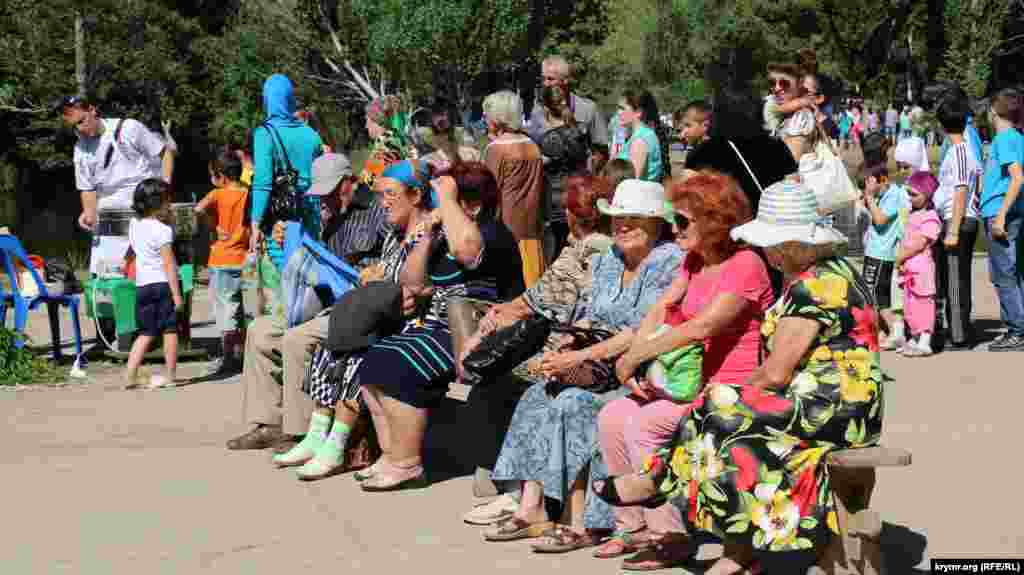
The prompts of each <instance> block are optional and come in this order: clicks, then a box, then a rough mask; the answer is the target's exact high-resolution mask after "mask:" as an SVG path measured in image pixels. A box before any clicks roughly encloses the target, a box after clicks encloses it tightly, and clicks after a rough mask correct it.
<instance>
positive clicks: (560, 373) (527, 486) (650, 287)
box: [484, 179, 682, 553]
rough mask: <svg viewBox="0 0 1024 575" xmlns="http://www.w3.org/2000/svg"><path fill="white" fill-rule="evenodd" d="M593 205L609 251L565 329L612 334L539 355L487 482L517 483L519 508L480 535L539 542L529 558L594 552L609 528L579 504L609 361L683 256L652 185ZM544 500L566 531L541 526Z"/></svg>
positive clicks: (593, 457) (595, 505) (594, 448)
mask: <svg viewBox="0 0 1024 575" xmlns="http://www.w3.org/2000/svg"><path fill="white" fill-rule="evenodd" d="M597 205H598V210H599V211H600V212H601V213H602V214H604V215H606V216H611V217H612V228H613V229H614V232H615V236H614V238H615V245H614V246H613V247H612V248H611V249H609V250H607V251H605V252H604V253H602V254H600V255H597V256H594V257H593V258H592V259H591V265H590V273H591V276H592V278H593V283H592V285H591V287H590V290H589V291H588V294H587V296H586V302H587V305H586V307H585V310H584V311H583V313H581V314H577V315H576V320H577V321H576V322H574V325H576V326H585V327H589V328H600V329H601V330H607V332H610V333H612V334H613V335H612V336H611V337H607V338H604V337H602V336H598V337H595V338H592V339H596V340H599V341H598V342H597V343H593V345H589V346H586V347H582V346H581V347H582V348H577V349H570V350H566V351H562V352H554V353H548V354H545V355H544V357H543V359H542V361H541V365H540V368H541V371H542V372H543V374H544V376H545V377H543V378H542V379H541V380H540V381H538V382H537V383H535V384H534V385H533V386H531V387H530V389H529V390H528V391H527V392H526V393H525V394H524V395H523V397H522V399H521V400H520V401H519V403H518V405H517V406H516V410H515V414H514V415H513V416H512V423H511V425H510V427H509V430H508V433H507V434H506V435H505V440H504V444H503V445H502V449H501V454H500V455H499V457H498V461H497V463H496V465H495V468H494V472H493V474H492V479H494V481H519V482H522V498H521V504H520V506H519V509H518V510H517V511H516V512H515V514H514V515H513V516H512V517H510V518H509V519H507V520H505V521H503V522H501V523H499V524H498V525H496V526H495V528H493V529H491V530H489V531H487V532H485V534H484V537H485V538H486V539H487V540H488V541H513V540H517V539H527V538H533V537H538V536H540V535H545V539H546V540H545V541H543V542H541V543H540V544H538V545H536V546H535V547H534V550H536V551H538V552H547V553H557V552H566V551H571V550H574V549H580V548H584V547H589V546H592V545H594V544H595V543H596V539H595V538H594V536H593V534H592V533H591V532H590V530H591V529H606V528H610V527H611V526H612V523H613V521H612V517H611V510H610V509H609V508H608V507H607V506H604V505H603V504H602V503H601V502H600V501H599V500H597V498H593V497H592V498H590V500H589V501H586V505H583V503H584V497H585V495H586V491H585V486H586V475H587V474H586V470H587V468H588V467H590V471H591V473H596V474H597V475H601V473H600V470H595V468H594V467H593V465H592V464H594V463H596V462H597V461H599V460H597V455H598V441H597V414H598V412H599V411H600V409H601V406H602V405H603V404H604V403H605V402H607V401H608V400H609V399H610V396H611V395H612V394H614V393H616V392H617V391H616V388H618V387H619V382H618V381H617V380H616V379H615V374H614V370H613V369H612V368H611V365H612V361H613V360H614V359H615V358H616V357H618V355H619V354H621V353H622V352H623V351H624V350H625V349H626V348H627V347H628V345H629V342H630V341H631V339H632V334H633V333H634V332H635V329H636V328H637V327H639V324H640V321H641V319H642V318H643V313H644V311H645V310H646V309H647V308H648V307H650V306H651V305H652V304H653V303H654V302H655V301H657V300H658V298H659V297H661V295H662V293H664V291H665V290H666V289H667V288H668V286H669V284H671V282H672V277H673V276H674V275H675V273H676V269H677V268H678V266H679V263H680V260H681V259H682V252H681V251H680V249H679V246H677V245H675V244H674V243H673V242H671V241H668V239H667V236H668V234H667V233H666V232H668V225H669V224H668V222H669V218H670V217H671V212H669V211H668V210H667V209H666V207H665V191H664V188H663V187H662V186H661V184H657V183H654V182H644V181H641V180H635V179H634V180H625V181H623V182H622V183H621V184H619V186H618V187H617V188H616V190H615V197H614V201H613V202H612V204H611V205H610V206H609V205H608V202H607V200H603V199H602V200H599V201H598V204H597ZM602 335H604V336H606V335H607V333H605V334H602ZM602 339H603V341H600V340H602ZM588 343H589V342H588ZM545 497H549V498H552V499H556V500H558V501H560V502H562V503H563V504H564V505H566V506H568V508H569V510H570V513H569V515H571V517H570V519H569V523H570V524H569V525H561V526H558V527H556V526H555V525H554V524H553V523H552V522H551V521H549V519H548V516H547V513H546V512H545V508H544V498H545Z"/></svg>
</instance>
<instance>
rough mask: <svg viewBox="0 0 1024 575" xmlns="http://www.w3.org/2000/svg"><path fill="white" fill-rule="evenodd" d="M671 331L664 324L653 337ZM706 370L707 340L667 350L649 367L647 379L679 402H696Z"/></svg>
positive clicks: (666, 396) (660, 390)
mask: <svg viewBox="0 0 1024 575" xmlns="http://www.w3.org/2000/svg"><path fill="white" fill-rule="evenodd" d="M665 331H667V326H662V329H659V330H658V331H657V332H655V334H654V335H652V336H651V339H653V338H655V337H658V336H659V335H661V334H662V333H664V332H665ZM703 373H704V343H703V342H701V343H691V344H688V345H684V346H683V347H680V348H677V349H674V350H672V351H670V352H667V353H663V354H661V355H659V356H658V358H657V359H655V360H654V361H652V362H651V364H650V366H649V367H648V368H647V381H648V382H649V383H650V384H651V385H653V386H654V387H655V388H657V389H658V391H659V392H660V394H661V395H662V396H664V397H665V398H667V399H670V400H672V401H677V402H689V401H693V400H694V398H696V397H697V393H698V392H699V391H700V386H701V381H702V378H703Z"/></svg>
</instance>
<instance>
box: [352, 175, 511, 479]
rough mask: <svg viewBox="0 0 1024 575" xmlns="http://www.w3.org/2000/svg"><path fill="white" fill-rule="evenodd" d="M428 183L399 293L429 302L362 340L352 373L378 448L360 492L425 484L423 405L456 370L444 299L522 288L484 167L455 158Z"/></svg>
mask: <svg viewBox="0 0 1024 575" xmlns="http://www.w3.org/2000/svg"><path fill="white" fill-rule="evenodd" d="M431 184H432V186H433V189H434V192H435V195H436V197H437V201H436V205H438V206H439V207H438V208H437V210H436V211H435V212H434V214H433V217H432V219H431V220H430V222H429V225H426V226H424V227H422V228H421V229H420V230H419V233H418V234H417V235H416V237H414V238H412V240H411V244H412V246H411V248H410V250H409V254H408V256H407V257H406V261H405V265H404V266H403V268H402V272H401V274H400V276H399V283H401V285H402V287H403V289H407V290H409V291H410V292H411V293H412V294H413V295H414V296H419V297H422V298H424V299H426V300H427V301H428V302H429V303H428V304H427V305H426V309H425V310H423V311H421V312H420V313H418V314H416V317H415V318H414V319H411V320H409V321H408V322H407V324H406V325H405V327H404V329H403V330H402V331H401V333H399V334H397V335H394V336H391V337H385V338H382V339H381V340H379V341H378V342H377V343H376V344H374V345H373V346H371V347H370V348H369V349H368V350H367V351H366V352H365V353H364V354H363V357H362V362H361V363H360V364H359V366H358V368H356V371H355V375H354V377H355V378H356V379H357V380H358V381H359V382H360V385H361V386H362V395H363V399H364V400H365V401H366V403H367V406H368V407H369V409H370V413H371V415H372V417H373V424H374V427H375V428H376V430H377V434H378V438H379V442H380V447H381V450H382V452H383V455H382V456H381V458H380V459H379V460H378V461H377V462H376V463H375V464H374V465H373V466H372V467H370V469H369V470H367V472H365V473H363V474H361V475H360V477H361V478H362V479H363V484H362V488H363V490H364V491H393V490H397V489H403V488H409V487H416V486H422V485H423V484H424V483H425V481H424V474H423V466H422V460H421V448H422V441H423V434H424V431H425V430H426V425H427V410H428V409H429V408H430V407H432V406H434V405H436V404H437V403H438V402H439V401H440V400H441V399H442V398H443V397H444V394H445V392H446V391H447V388H448V384H449V383H450V382H451V380H452V378H453V377H454V373H455V362H454V357H453V353H454V352H453V350H452V339H451V332H450V331H449V329H448V300H449V298H451V297H453V296H473V297H476V298H480V299H487V300H504V299H509V298H514V297H517V296H518V295H519V294H521V293H522V291H523V279H522V275H521V274H520V269H521V266H520V262H519V250H518V249H517V247H516V244H515V240H514V238H513V237H512V234H511V233H510V232H509V230H508V229H507V228H505V226H504V225H502V224H501V222H500V221H497V220H496V219H495V212H496V208H497V201H498V196H497V184H496V183H495V181H494V176H492V175H491V172H490V171H489V170H488V169H487V167H486V166H485V165H483V164H481V163H474V162H467V163H460V164H457V165H456V166H455V167H454V168H453V169H452V171H451V175H450V176H445V177H442V178H439V179H437V180H434V181H433V182H431ZM400 192H401V190H395V191H394V193H396V194H400ZM395 201H396V198H392V197H389V196H388V195H385V203H384V206H385V208H386V209H388V210H391V209H393V208H394V207H395V206H396V204H394V203H393V202H395Z"/></svg>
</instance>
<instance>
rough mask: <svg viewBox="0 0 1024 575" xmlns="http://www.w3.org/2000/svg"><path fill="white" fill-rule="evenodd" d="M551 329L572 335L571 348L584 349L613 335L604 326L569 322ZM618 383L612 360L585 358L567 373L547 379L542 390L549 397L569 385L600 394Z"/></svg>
mask: <svg viewBox="0 0 1024 575" xmlns="http://www.w3.org/2000/svg"><path fill="white" fill-rule="evenodd" d="M552 331H554V332H556V333H563V334H567V335H569V336H571V337H572V343H571V344H570V345H569V347H570V349H574V350H580V349H586V348H588V347H591V346H593V345H597V344H599V343H601V342H602V341H605V340H607V339H611V338H612V337H613V336H614V335H615V334H613V333H612V332H610V331H608V330H604V329H596V328H582V327H576V326H572V325H559V326H555V327H554V328H553V329H552ZM620 384H621V382H619V380H618V379H617V378H616V377H615V361H614V360H612V359H602V360H593V359H588V360H586V361H584V362H583V363H581V364H580V365H578V366H576V367H575V368H573V369H572V370H570V371H569V372H567V373H565V374H562V375H559V376H558V377H553V378H550V379H549V380H548V382H547V383H546V384H545V385H544V390H545V391H546V392H547V394H548V396H549V397H558V394H560V393H562V391H564V390H566V389H568V388H570V387H579V388H583V389H586V390H587V391H589V392H591V393H594V394H597V395H601V394H603V393H608V392H609V391H612V390H613V389H615V388H617V387H619V385H620Z"/></svg>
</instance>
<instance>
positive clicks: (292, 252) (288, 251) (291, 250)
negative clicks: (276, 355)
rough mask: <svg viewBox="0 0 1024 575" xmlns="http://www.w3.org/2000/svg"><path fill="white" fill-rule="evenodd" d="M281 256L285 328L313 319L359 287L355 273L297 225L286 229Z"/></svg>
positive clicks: (289, 224) (357, 276)
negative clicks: (283, 262) (282, 259)
mask: <svg viewBox="0 0 1024 575" xmlns="http://www.w3.org/2000/svg"><path fill="white" fill-rule="evenodd" d="M284 255H285V260H284V261H285V265H284V269H283V270H282V272H281V292H282V296H283V299H284V306H285V320H286V321H287V324H288V327H295V326H297V325H301V324H303V323H306V322H307V321H309V320H311V319H313V318H314V317H316V316H317V314H319V313H320V312H321V311H323V310H325V309H327V308H329V307H331V306H332V305H334V302H336V301H337V300H338V298H340V297H341V295H342V294H344V293H345V292H347V291H349V290H350V289H352V288H353V287H357V286H358V285H359V272H358V271H357V270H356V269H355V268H353V267H352V266H350V265H348V264H346V263H345V262H344V261H342V260H341V258H339V257H338V256H336V255H334V254H333V253H332V252H331V251H330V250H328V249H327V248H326V247H324V246H323V244H321V243H320V242H318V241H316V240H314V239H313V238H312V237H311V236H310V235H309V234H308V233H306V232H305V231H303V229H302V224H300V223H299V222H288V223H287V225H286V228H285V236H284Z"/></svg>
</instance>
